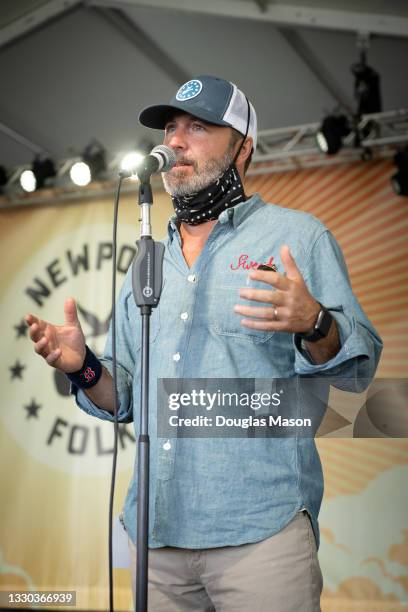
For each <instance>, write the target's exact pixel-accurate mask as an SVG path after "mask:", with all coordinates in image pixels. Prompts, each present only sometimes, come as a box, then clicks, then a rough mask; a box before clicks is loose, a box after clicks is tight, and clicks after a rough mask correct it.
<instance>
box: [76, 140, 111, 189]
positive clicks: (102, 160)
mask: <svg viewBox="0 0 408 612" xmlns="http://www.w3.org/2000/svg"><path fill="white" fill-rule="evenodd" d="M82 160H83V162H84V163H85V164H87V165H88V167H89V170H90V172H91V180H95V179H96V178H99V177H100V176H101V174H103V172H105V170H106V152H105V149H104V148H103V147H102V145H101V144H100V143H99V142H98V141H97V140H93V141H92V142H91V143H90V144H89V145H88V146H87V147H86V148H85V150H84V152H83V154H82Z"/></svg>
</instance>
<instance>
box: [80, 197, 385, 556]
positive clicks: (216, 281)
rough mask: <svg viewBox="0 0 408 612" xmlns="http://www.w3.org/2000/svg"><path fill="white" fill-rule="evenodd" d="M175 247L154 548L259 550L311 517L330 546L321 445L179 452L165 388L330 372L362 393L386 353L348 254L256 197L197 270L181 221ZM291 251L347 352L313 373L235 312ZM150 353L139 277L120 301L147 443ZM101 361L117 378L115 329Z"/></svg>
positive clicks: (153, 376) (167, 270)
mask: <svg viewBox="0 0 408 612" xmlns="http://www.w3.org/2000/svg"><path fill="white" fill-rule="evenodd" d="M164 243H165V247H166V249H165V257H164V264H163V279H164V285H163V291H162V295H161V299H160V303H159V306H158V307H157V308H156V309H154V310H153V314H152V316H151V337H150V342H151V346H150V350H151V352H150V412H149V433H150V512H149V547H152V548H158V547H161V546H176V547H183V548H209V547H219V546H228V545H239V544H244V543H250V542H257V541H260V540H263V539H265V538H267V537H270V536H271V535H273V534H274V533H276V532H278V531H280V530H281V529H282V528H283V527H284V526H285V525H286V524H287V523H288V522H289V521H290V520H291V519H292V518H293V516H294V515H295V514H296V512H298V511H299V510H300V509H302V508H306V509H307V510H308V512H309V514H310V516H311V519H312V525H313V529H314V533H315V536H316V541H317V545H319V529H318V523H317V517H318V513H319V509H320V505H321V501H322V496H323V474H322V467H321V463H320V459H319V455H318V453H317V449H316V446H315V442H314V439H313V438H310V437H309V438H299V437H290V438H228V439H225V438H214V437H213V438H172V439H171V440H170V444H169V443H168V442H167V443H166V440H165V439H164V438H158V437H157V410H156V403H157V394H156V386H157V379H158V378H263V379H268V378H271V379H273V378H278V377H280V378H286V377H296V376H310V375H318V376H319V377H320V379H321V377H327V379H328V380H329V379H330V382H331V383H332V384H333V380H334V384H335V381H336V377H339V380H340V379H341V383H339V385H338V386H342V388H348V389H349V390H351V391H353V390H354V391H361V390H362V388H361V387H362V386H366V385H367V383H368V382H369V381H370V379H371V378H372V377H373V375H374V373H375V370H376V367H377V363H378V360H379V357H380V353H381V349H382V343H381V339H380V338H379V336H378V334H377V332H376V331H375V329H374V328H373V326H372V325H371V323H370V322H369V320H368V319H367V317H366V316H365V314H364V312H363V311H362V309H361V307H360V305H359V303H358V301H357V299H356V297H355V296H354V294H353V292H352V290H351V287H350V283H349V278H348V273H347V269H346V266H345V262H344V259H343V256H342V253H341V251H340V248H339V246H338V245H337V243H336V241H335V239H334V238H333V236H332V234H331V233H330V232H329V230H327V228H326V227H325V226H324V225H323V224H322V223H321V222H320V221H318V220H317V219H316V218H315V217H313V216H311V215H309V214H307V213H304V212H300V211H294V210H290V209H287V208H282V207H279V206H275V205H273V204H265V203H264V202H263V201H262V200H261V198H260V197H259V195H258V194H256V195H254V196H252V197H251V198H250V199H248V200H247V201H246V202H243V203H241V204H239V205H237V206H236V207H233V208H230V209H227V210H225V211H224V212H222V213H221V215H220V217H219V219H218V222H217V224H216V225H215V226H214V228H213V230H212V232H211V234H210V236H209V238H208V240H207V242H206V244H205V247H204V249H203V250H202V252H201V254H200V256H199V257H198V259H196V261H195V262H194V264H193V266H192V267H191V268H189V267H188V266H187V263H186V261H185V259H184V257H183V254H182V250H181V240H180V235H179V232H178V229H177V225H176V223H175V219H174V218H173V219H171V220H170V222H169V226H168V237H167V238H166V239H165V240H164ZM282 244H288V245H289V247H290V250H291V253H292V255H293V256H294V258H295V261H296V263H297V265H298V267H299V269H300V271H301V273H302V274H303V277H304V279H305V281H306V283H307V286H308V288H309V291H310V292H311V294H312V295H313V296H314V298H315V299H316V300H318V301H319V302H321V303H322V304H324V305H325V306H326V308H328V309H329V310H330V311H331V313H332V315H333V316H334V317H335V319H336V321H337V324H338V327H339V332H340V338H341V348H340V350H339V352H338V353H337V355H336V356H335V357H334V358H332V359H331V360H329V361H327V362H326V363H324V364H321V365H315V364H314V363H313V362H312V361H311V359H310V358H309V357H308V355H307V353H304V352H303V351H302V349H301V347H300V348H298V347H297V346H296V345H295V343H294V336H293V334H290V333H284V332H270V331H258V330H251V329H247V328H244V327H243V326H242V325H241V324H240V320H241V318H242V316H241V315H238V314H235V313H234V312H233V307H234V305H235V304H237V303H239V302H241V303H248V302H247V301H245V300H242V299H240V297H239V294H238V291H239V288H240V287H245V286H246V280H247V277H248V270H245V269H244V268H243V267H242V262H243V261H245V260H246V262H247V263H248V262H249V261H255V262H258V263H267V262H270V261H271V259H270V258H271V257H273V258H274V259H273V261H274V263H275V264H276V266H277V268H278V271H279V272H283V271H284V270H283V266H282V263H281V261H280V255H279V252H280V247H281V245H282ZM240 256H241V260H240V259H239V258H240ZM246 256H247V257H246ZM239 261H241V266H240V265H238V264H239ZM263 286H264V287H265V285H263ZM266 288H267V287H266ZM140 349H141V323H140V313H139V309H138V308H137V306H136V305H135V302H134V300H133V294H132V283H131V274H130V273H128V274H127V277H126V279H125V281H124V285H123V287H122V290H121V293H120V296H119V300H118V305H117V356H118V386H119V401H120V407H119V413H118V416H119V421H120V422H125V423H129V422H132V421H133V422H134V428H135V434H136V436H137V434H138V429H139V412H140V408H139V403H140V381H139V377H140ZM102 361H103V363H104V365H105V367H107V368H108V369H109V370H110V371H112V351H111V334H110V332H109V335H108V339H107V343H106V348H105V351H104V355H103V358H102ZM345 381H346V382H345ZM361 381H365V384H363V383H362V382H361ZM76 397H77V403H78V405H79V406H80V408H82V409H83V410H84V411H85V412H87V413H88V414H91V415H93V416H96V417H98V418H100V419H106V420H110V421H112V420H113V415H112V414H110V413H109V412H106V411H104V410H101V409H99V408H97V407H96V406H95V405H94V404H93V403H92V402H91V401H90V400H89V399H88V398H87V396H86V395H85V393H84V392H83V391H78V390H77V391H76ZM136 455H137V453H136ZM136 462H137V456H136V458H135V472H134V475H133V477H132V480H131V483H130V486H129V489H128V493H127V497H126V501H125V505H124V511H123V519H124V524H125V527H126V529H127V531H128V533H129V535H130V537H131V539H132V540H133V541H134V542H135V540H136V491H137V486H136V484H137V483H136V479H137V471H136Z"/></svg>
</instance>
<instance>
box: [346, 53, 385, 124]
mask: <svg viewBox="0 0 408 612" xmlns="http://www.w3.org/2000/svg"><path fill="white" fill-rule="evenodd" d="M351 72H352V74H353V75H354V97H355V98H356V100H357V115H358V116H359V117H361V116H362V115H369V114H371V113H380V112H381V111H382V103H381V90H380V75H379V74H378V72H377V71H376V70H374V68H371V66H368V65H367V63H366V55H365V53H364V52H363V53H362V54H361V57H360V61H359V62H356V63H355V64H353V65H352V66H351Z"/></svg>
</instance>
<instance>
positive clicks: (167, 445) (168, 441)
mask: <svg viewBox="0 0 408 612" xmlns="http://www.w3.org/2000/svg"><path fill="white" fill-rule="evenodd" d="M163 448H164V450H166V451H168V450H170V449H171V444H170V440H167V442H165V443H164V444H163Z"/></svg>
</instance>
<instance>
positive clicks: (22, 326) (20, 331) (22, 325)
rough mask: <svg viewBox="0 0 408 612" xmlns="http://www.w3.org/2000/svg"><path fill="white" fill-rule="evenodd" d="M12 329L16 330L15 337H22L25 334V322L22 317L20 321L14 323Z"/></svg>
mask: <svg viewBox="0 0 408 612" xmlns="http://www.w3.org/2000/svg"><path fill="white" fill-rule="evenodd" d="M14 329H15V330H16V332H17V336H16V338H24V337H26V336H27V329H28V327H27V323H26V322H25V321H24V319H21V322H20V323H19V324H18V325H14Z"/></svg>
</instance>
